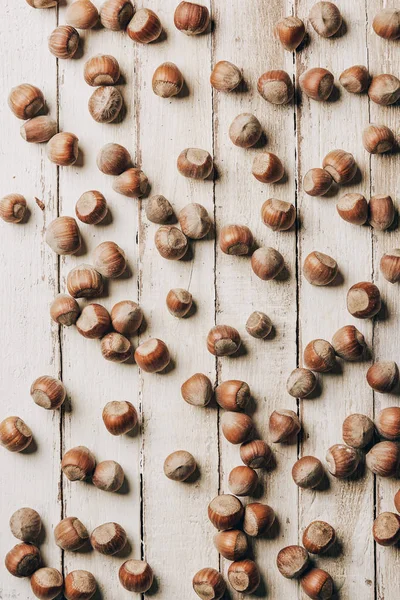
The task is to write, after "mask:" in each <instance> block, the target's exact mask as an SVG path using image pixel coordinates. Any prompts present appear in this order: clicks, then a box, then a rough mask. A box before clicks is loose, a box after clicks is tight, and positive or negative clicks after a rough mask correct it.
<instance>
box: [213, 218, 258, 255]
mask: <svg viewBox="0 0 400 600" xmlns="http://www.w3.org/2000/svg"><path fill="white" fill-rule="evenodd" d="M253 244H254V238H253V234H252V233H251V231H250V229H249V228H248V227H246V225H224V227H222V229H221V233H220V235H219V247H220V248H221V250H222V252H224V254H232V255H234V256H244V255H246V254H249V252H250V250H251V248H252V246H253Z"/></svg>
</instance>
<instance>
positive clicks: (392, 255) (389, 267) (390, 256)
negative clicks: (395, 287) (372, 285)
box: [380, 249, 400, 283]
mask: <svg viewBox="0 0 400 600" xmlns="http://www.w3.org/2000/svg"><path fill="white" fill-rule="evenodd" d="M380 268H381V273H382V275H383V276H384V278H385V279H386V280H387V281H389V282H390V283H397V282H398V281H400V250H399V249H395V250H391V251H390V252H387V253H386V254H384V255H383V256H382V258H381V262H380Z"/></svg>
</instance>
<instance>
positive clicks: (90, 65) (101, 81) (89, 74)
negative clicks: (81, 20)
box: [83, 54, 121, 145]
mask: <svg viewBox="0 0 400 600" xmlns="http://www.w3.org/2000/svg"><path fill="white" fill-rule="evenodd" d="M120 75H121V71H120V68H119V63H118V61H117V59H116V58H114V57H113V56H110V55H109V54H97V55H96V56H93V57H92V58H89V60H88V61H87V62H86V63H85V66H84V69H83V76H84V78H85V81H86V83H87V84H88V85H91V86H92V87H97V86H101V85H115V84H116V83H117V81H118V79H119V78H120ZM107 145H111V144H107ZM116 145H117V144H116Z"/></svg>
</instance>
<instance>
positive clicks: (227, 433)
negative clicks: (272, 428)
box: [221, 411, 254, 444]
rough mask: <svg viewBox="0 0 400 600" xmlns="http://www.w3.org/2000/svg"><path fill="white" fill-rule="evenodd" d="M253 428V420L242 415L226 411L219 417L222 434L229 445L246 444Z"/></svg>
mask: <svg viewBox="0 0 400 600" xmlns="http://www.w3.org/2000/svg"><path fill="white" fill-rule="evenodd" d="M253 427H254V423H253V419H252V418H251V417H249V416H248V415H245V414H243V413H236V412H231V411H228V412H225V413H224V414H223V415H222V417H221V429H222V433H223V434H224V437H225V438H226V439H227V440H228V442H230V443H231V444H243V442H247V440H248V439H249V437H250V435H251V433H252V431H253Z"/></svg>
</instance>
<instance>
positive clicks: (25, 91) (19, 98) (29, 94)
mask: <svg viewBox="0 0 400 600" xmlns="http://www.w3.org/2000/svg"><path fill="white" fill-rule="evenodd" d="M44 104H45V100H44V96H43V92H42V91H41V90H40V89H39V88H37V87H35V86H34V85H31V84H30V83H21V85H18V86H17V87H14V88H12V90H11V92H10V95H9V96H8V106H9V107H10V109H11V110H12V112H13V113H14V115H15V116H16V117H17V118H18V119H24V120H25V119H31V118H32V117H34V116H35V115H36V114H37V113H38V112H39V110H41V109H42V108H43V106H44Z"/></svg>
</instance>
